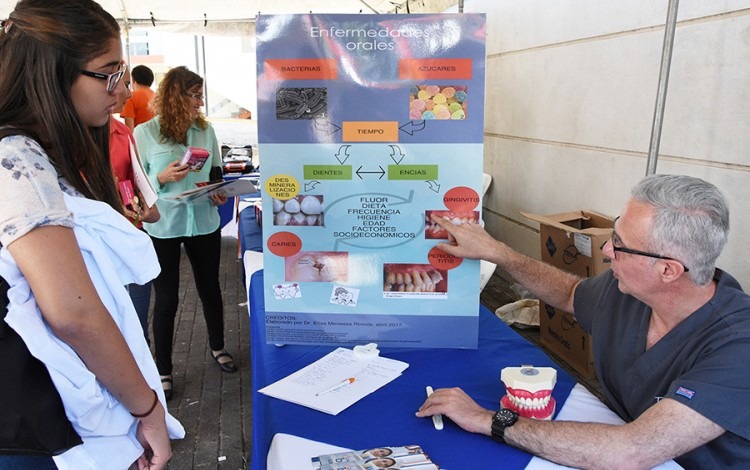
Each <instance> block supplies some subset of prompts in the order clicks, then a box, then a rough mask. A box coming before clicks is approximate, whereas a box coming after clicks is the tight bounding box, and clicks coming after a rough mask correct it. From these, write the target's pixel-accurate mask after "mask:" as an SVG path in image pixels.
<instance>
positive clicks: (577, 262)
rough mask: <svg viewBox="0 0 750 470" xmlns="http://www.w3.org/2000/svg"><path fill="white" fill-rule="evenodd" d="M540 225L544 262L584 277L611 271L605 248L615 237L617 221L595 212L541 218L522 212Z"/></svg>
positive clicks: (570, 213) (568, 213) (569, 213)
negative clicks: (606, 243) (605, 243)
mask: <svg viewBox="0 0 750 470" xmlns="http://www.w3.org/2000/svg"><path fill="white" fill-rule="evenodd" d="M521 214H522V215H523V216H524V217H527V218H529V219H531V220H535V221H537V222H539V240H540V242H541V250H542V261H544V262H545V263H549V264H551V265H552V266H555V267H557V268H560V269H562V270H564V271H568V272H571V273H573V274H576V275H578V276H580V277H591V276H596V275H597V274H599V273H602V272H604V271H606V270H607V269H609V259H607V258H606V257H605V256H604V254H603V253H602V250H600V248H601V246H602V245H603V244H604V242H606V241H607V240H609V237H611V236H612V227H613V226H614V223H615V221H614V219H612V218H611V217H607V216H606V215H602V214H598V213H596V212H591V211H577V212H565V213H562V214H553V215H537V214H527V213H525V212H521Z"/></svg>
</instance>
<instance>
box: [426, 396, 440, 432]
mask: <svg viewBox="0 0 750 470" xmlns="http://www.w3.org/2000/svg"><path fill="white" fill-rule="evenodd" d="M432 392H433V390H432V387H430V386H429V385H428V386H427V398H429V397H430V395H432ZM432 424H433V425H434V426H435V429H437V430H438V431H440V430H442V429H443V415H432Z"/></svg>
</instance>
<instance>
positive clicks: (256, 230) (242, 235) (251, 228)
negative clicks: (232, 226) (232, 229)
mask: <svg viewBox="0 0 750 470" xmlns="http://www.w3.org/2000/svg"><path fill="white" fill-rule="evenodd" d="M258 198H260V192H257V193H251V194H246V195H244V196H240V203H239V205H238V210H239V217H238V222H237V224H238V227H237V229H238V237H239V239H240V253H241V254H244V253H245V251H247V250H251V251H263V233H262V231H261V228H260V221H259V220H258V219H257V216H258V211H257V210H256V208H255V205H254V204H253V203H251V201H257V200H258Z"/></svg>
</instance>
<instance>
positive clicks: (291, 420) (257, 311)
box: [248, 271, 575, 470]
mask: <svg viewBox="0 0 750 470" xmlns="http://www.w3.org/2000/svg"><path fill="white" fill-rule="evenodd" d="M248 297H249V304H248V308H249V311H250V335H251V361H252V369H253V370H252V378H253V418H252V419H253V439H252V440H253V447H252V449H253V452H252V462H251V469H253V470H261V469H264V468H265V467H266V456H267V455H268V451H269V447H270V444H271V440H272V439H273V436H274V435H276V434H277V433H285V434H289V435H292V436H298V437H301V438H305V439H310V440H314V441H322V442H326V443H330V444H333V445H336V446H341V447H345V448H350V449H365V448H368V447H374V446H380V445H404V444H418V445H421V446H422V447H423V448H424V449H425V451H426V452H427V453H428V454H429V455H430V457H431V458H432V459H433V460H434V461H435V462H437V463H439V464H440V465H441V467H445V468H448V469H454V470H455V469H476V470H481V469H491V468H499V466H502V467H503V468H524V467H525V466H526V465H527V464H528V463H529V461H531V459H532V456H531V455H530V454H528V453H526V452H524V451H522V450H519V449H515V448H513V447H510V446H507V445H503V444H498V443H496V442H494V441H492V440H491V439H489V438H487V437H485V436H481V435H476V434H470V433H467V432H465V431H463V430H461V429H459V428H458V427H457V426H455V425H454V424H452V423H450V422H447V423H446V426H445V429H443V430H442V431H436V430H435V429H434V428H433V425H432V420H430V419H422V418H417V417H415V416H414V413H415V412H416V410H417V408H419V406H420V405H421V404H422V403H423V402H424V399H425V386H426V385H431V386H432V387H434V388H442V387H453V386H460V387H462V388H463V389H464V390H465V391H466V392H467V393H468V394H469V395H470V396H471V397H472V398H474V399H475V400H476V401H477V402H478V403H479V404H480V405H482V406H484V407H486V408H491V409H492V408H498V407H499V402H500V398H501V397H502V395H503V394H504V392H505V389H504V386H503V385H502V383H501V382H500V371H501V370H502V369H503V368H504V367H510V366H512V367H517V366H520V365H521V364H532V365H534V366H537V367H555V368H556V369H557V370H558V375H557V385H556V386H555V389H554V392H553V396H554V398H555V400H556V401H557V406H558V409H560V408H561V407H562V405H563V404H564V403H565V401H566V399H567V397H568V395H569V394H570V391H571V389H572V388H573V386H574V384H575V381H574V379H573V378H572V377H571V376H570V375H568V374H567V373H566V372H564V371H563V370H561V369H560V368H559V367H557V366H556V365H555V363H554V362H553V361H552V360H551V359H550V358H549V357H547V355H546V354H544V353H543V352H542V351H541V350H540V349H539V348H537V347H536V346H534V345H533V344H531V343H529V342H528V341H526V340H525V339H524V338H523V337H521V336H520V335H518V334H517V333H516V332H514V331H513V330H512V329H511V328H509V327H508V326H507V325H505V324H504V323H503V322H502V321H500V320H499V319H498V318H497V317H496V316H495V315H494V314H493V313H492V312H490V311H489V310H488V309H487V308H485V307H481V309H480V315H479V328H480V330H479V347H478V349H406V348H386V347H383V348H380V349H381V355H383V356H385V357H389V358H393V359H398V360H400V361H405V362H407V363H408V364H409V368H408V369H406V371H404V374H403V375H402V376H401V377H399V378H397V379H396V380H394V381H393V382H391V383H390V384H388V385H386V386H385V387H383V388H381V389H380V390H378V391H376V392H375V393H373V394H371V395H369V396H367V397H365V398H364V399H362V400H360V401H359V402H357V403H355V404H354V405H352V406H351V407H350V408H348V409H346V410H344V411H343V412H341V413H340V414H339V415H337V416H331V415H327V414H325V413H321V412H319V411H315V410H312V409H309V408H305V407H303V406H299V405H295V404H293V403H288V402H285V401H282V400H278V399H275V398H271V397H267V396H265V395H263V394H261V393H258V392H257V390H259V389H261V388H263V387H265V386H266V385H268V384H270V383H273V382H275V381H277V380H279V379H281V378H283V377H286V376H287V375H289V374H291V373H292V372H295V371H297V370H298V369H300V368H302V367H304V366H306V365H308V364H310V363H312V362H313V361H316V360H317V359H319V358H321V357H323V356H324V355H325V354H327V353H329V352H330V351H332V350H333V349H334V348H333V347H331V346H300V345H289V346H284V347H277V346H274V345H269V344H266V339H265V325H264V320H265V315H264V300H263V272H262V271H257V272H255V273H254V274H253V275H252V277H251V280H250V288H249V291H248Z"/></svg>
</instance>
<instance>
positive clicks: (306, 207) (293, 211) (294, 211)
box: [273, 195, 323, 225]
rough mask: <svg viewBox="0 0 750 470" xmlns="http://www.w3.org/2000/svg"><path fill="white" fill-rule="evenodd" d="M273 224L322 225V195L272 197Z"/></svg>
mask: <svg viewBox="0 0 750 470" xmlns="http://www.w3.org/2000/svg"><path fill="white" fill-rule="evenodd" d="M273 224H274V225H323V197H322V196H305V195H300V196H296V197H293V198H291V199H287V200H286V201H281V200H279V199H273Z"/></svg>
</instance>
